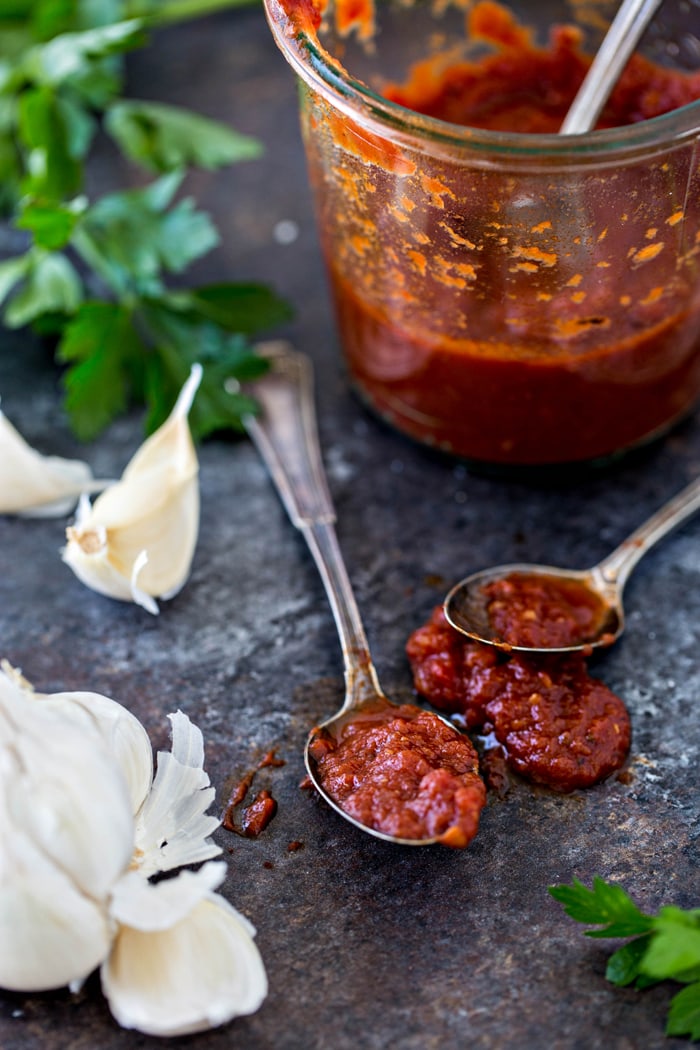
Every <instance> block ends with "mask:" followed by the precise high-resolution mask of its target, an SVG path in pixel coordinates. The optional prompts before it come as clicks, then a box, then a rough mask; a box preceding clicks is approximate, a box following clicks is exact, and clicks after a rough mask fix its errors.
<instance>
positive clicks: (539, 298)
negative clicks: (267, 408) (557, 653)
mask: <svg viewBox="0 0 700 1050" xmlns="http://www.w3.org/2000/svg"><path fill="white" fill-rule="evenodd" d="M265 3H266V10H267V15H268V19H269V22H270V24H271V27H272V30H273V33H274V35H275V38H276V40H277V43H278V44H279V46H280V48H281V49H282V51H283V53H284V54H285V56H286V58H287V59H288V61H289V62H290V63H291V65H292V67H293V68H294V70H295V71H296V73H297V74H298V76H299V82H300V98H301V122H302V132H303V137H304V142H305V147H306V152H307V158H308V165H309V172H310V179H311V184H312V189H313V194H314V200H315V204H316V208H317V216H318V226H319V232H320V238H321V244H322V249H323V252H324V256H325V260H326V264H327V268H328V273H329V276H330V285H331V289H332V293H333V297H334V302H335V309H336V315H337V320H338V327H339V332H340V338H341V344H342V347H343V350H344V353H345V356H346V360H347V364H348V367H349V371H350V374H351V377H352V380H353V382H354V384H355V385H356V387H357V388H358V390H359V391H360V393H361V395H362V396H363V398H364V399H365V400H366V401H367V402H368V403H369V404H370V405H371V406H372V407H373V408H374V409H376V411H377V412H378V413H380V414H381V416H383V417H384V418H385V419H386V420H388V421H390V422H391V423H392V424H394V425H395V426H396V427H398V428H399V429H400V430H402V431H403V432H405V433H407V434H409V435H412V436H413V437H415V438H417V439H419V440H421V441H423V442H427V443H429V444H431V445H433V446H435V447H438V448H440V449H444V450H446V451H448V452H450V453H454V454H456V455H458V456H460V457H464V458H467V459H469V460H473V461H480V462H484V463H492V464H493V463H497V464H510V465H535V464H537V465H542V464H566V463H573V462H581V461H591V460H598V459H600V458H606V457H609V456H610V455H612V454H614V453H618V452H620V451H622V450H625V449H628V448H630V447H632V446H635V445H637V444H639V443H640V442H643V441H646V440H649V439H650V438H652V437H654V436H656V435H657V434H659V433H660V432H662V431H663V430H665V429H666V428H667V427H668V426H669V425H671V424H672V423H673V422H674V421H676V420H677V419H679V418H680V417H681V416H683V415H684V414H685V413H687V412H688V411H689V409H690V408H691V407H692V406H693V404H694V403H695V401H696V399H697V396H698V394H699V393H700V280H699V277H700V161H699V158H700V149H699V147H700V102H698V101H694V102H690V103H689V104H684V105H682V106H681V107H680V108H676V109H674V110H673V111H672V112H668V113H665V114H664V115H661V116H655V117H653V118H651V119H643V120H641V121H640V122H638V123H633V124H628V125H625V126H619V127H608V128H604V129H602V130H597V131H594V132H590V133H587V134H583V135H577V136H559V135H557V134H556V127H555V126H553V127H551V128H549V127H548V126H547V120H548V119H549V118H548V117H547V114H546V112H545V115H544V118H543V120H544V124H543V127H544V128H545V130H541V128H538V123H537V121H538V120H539V116H538V117H537V118H536V119H535V120H534V122H533V114H536V113H539V112H540V110H543V111H545V110H546V105H545V104H544V103H543V102H542V97H543V95H545V94H546V93H547V92H549V96H550V101H551V98H554V102H552V105H553V106H555V108H556V106H558V107H559V108H560V109H561V107H562V104H563V103H562V97H563V96H562V92H564V93H565V92H566V91H568V90H569V87H570V97H573V93H574V92H575V85H574V86H571V85H569V84H568V81H567V77H568V78H569V80H571V78H573V79H575V78H576V77H577V76H578V72H577V70H576V69H575V68H574V66H575V64H576V62H577V61H579V59H580V54H579V43H580V45H581V48H582V49H583V50H584V51H587V52H588V53H589V54H590V53H593V52H594V51H595V48H596V47H597V46H598V44H599V42H600V39H601V37H602V34H603V33H604V31H605V28H606V25H607V21H606V19H605V18H603V17H602V15H603V14H606V15H610V14H611V13H613V11H611V10H610V9H611V8H612V9H614V7H616V5H610V4H606V3H601V2H595V0H591V2H589V3H588V4H585V3H572V4H571V5H570V6H569V5H567V4H565V3H564V2H563V0H562V2H554V0H552V2H548V3H543V4H539V3H538V4H537V5H536V9H537V17H538V18H539V19H540V24H541V28H538V26H537V25H533V23H532V18H533V11H532V8H533V7H534V6H535V5H532V4H531V3H527V2H526V0H521V2H520V3H519V4H518V3H516V2H513V3H512V4H511V5H510V6H507V5H500V4H499V5H496V4H493V3H477V4H473V3H467V4H466V14H465V10H464V8H465V4H464V3H457V4H450V2H449V0H447V2H445V3H441V4H437V3H434V2H433V3H422V2H420V0H416V2H413V3H406V2H405V0H397V2H394V0H387V2H386V3H384V2H382V0H376V11H375V12H374V15H373V17H374V22H371V21H369V18H370V17H371V16H372V11H371V9H370V8H368V7H365V6H363V3H362V0H357V3H355V4H354V5H348V0H343V5H342V7H338V8H336V9H334V8H333V7H329V8H326V9H325V11H324V13H323V20H322V21H319V17H320V16H319V15H318V12H317V11H316V9H315V8H314V6H313V2H312V0H265ZM667 9H668V10H667ZM671 9H672V10H671ZM699 16H700V9H699V8H698V6H697V5H696V4H689V3H682V4H674V3H667V4H664V5H662V10H661V13H660V15H659V16H658V18H657V20H656V22H655V24H654V28H653V30H652V31H650V32H648V33H647V35H646V37H645V40H644V50H645V51H646V53H647V54H648V55H649V57H650V58H651V59H653V60H654V62H655V63H658V66H659V67H662V68H666V69H668V68H675V69H677V70H679V71H682V70H685V71H686V73H685V74H681V75H687V76H689V75H690V73H688V71H692V70H693V69H694V68H696V67H697V66H698V65H699V64H700V42H698V39H697V36H694V35H692V27H693V26H695V27H696V31H697V25H698V20H699ZM489 17H490V18H492V19H495V22H494V24H495V25H496V26H500V29H497V31H496V36H498V35H499V34H500V36H499V39H498V40H497V41H494V39H492V40H489V39H488V19H489ZM348 19H349V20H350V31H348ZM353 19H354V22H353ZM577 19H578V22H577ZM664 19H666V21H665V22H664ZM555 22H560V23H566V24H567V25H569V26H574V25H577V26H578V28H577V30H576V31H575V32H574V33H571V32H570V31H568V30H565V31H563V36H561V34H560V37H559V38H558V42H556V41H555V42H554V43H552V41H551V40H550V41H549V42H548V33H549V32H550V27H551V25H552V24H554V23H555ZM525 24H526V25H527V31H525V30H523V29H522V26H523V25H525ZM338 26H340V27H341V29H342V32H339V31H338ZM465 26H466V29H465ZM484 26H486V32H485V30H484ZM509 33H510V34H511V36H510V39H509V36H508V34H509ZM576 33H578V34H580V41H579V40H578V39H577V38H576ZM567 34H568V35H567ZM492 35H493V30H492ZM562 41H563V43H562ZM567 41H568V43H567ZM562 47H563V51H562ZM567 48H568V50H567ZM558 49H559V50H558ZM527 54H531V55H533V56H535V57H534V58H532V60H531V65H532V70H531V74H532V75H531V79H532V81H533V88H532V90H533V95H532V98H530V97H529V96H528V94H527V88H525V89H523V94H522V123H521V126H522V127H523V129H525V130H523V131H519V132H513V131H503V130H498V129H497V127H496V128H494V127H490V128H479V127H475V126H463V125H461V124H458V123H453V122H451V121H448V120H445V119H442V116H443V115H444V113H445V112H448V113H449V112H451V111H450V110H449V103H448V102H446V99H447V98H449V95H446V94H445V92H446V91H449V90H452V91H453V93H454V92H456V91H457V87H459V84H460V83H462V82H463V79H464V77H465V76H466V77H469V76H472V82H473V85H476V86H475V88H474V90H475V91H476V92H477V94H478V91H479V90H480V88H479V82H478V78H477V79H475V78H474V71H475V70H476V72H477V73H479V71H481V72H482V73H483V69H484V68H486V67H484V65H483V63H484V62H486V63H487V64H488V63H489V62H492V65H491V66H488V68H489V69H490V70H491V72H490V74H489V75H490V81H489V86H490V88H491V93H490V94H487V95H486V96H485V98H484V99H483V100H482V105H483V106H485V107H486V109H488V108H489V107H491V111H493V108H494V105H495V106H496V107H497V103H498V96H497V92H498V88H499V81H498V80H497V79H494V76H495V74H494V70H495V69H496V65H497V64H498V63H500V66H499V67H498V68H499V70H500V72H499V74H498V75H499V76H501V78H502V79H501V82H500V83H501V86H502V83H503V78H504V77H505V80H506V82H507V78H508V76H509V73H508V67H507V64H508V62H511V63H516V62H522V60H523V55H527ZM543 54H544V55H554V59H553V60H552V61H553V62H554V65H553V66H552V69H553V70H554V72H552V77H553V78H554V79H555V80H556V77H559V80H556V83H554V86H553V87H552V86H551V85H549V86H547V85H544V86H543V85H542V83H541V78H542V70H541V69H539V71H537V70H536V69H535V67H536V65H537V62H539V61H540V59H541V58H542V55H543ZM557 54H558V58H557ZM537 56H539V58H538V57H537ZM555 60H556V61H555ZM528 61H529V60H528ZM547 61H549V59H547ZM479 63H481V65H479ZM493 63H495V64H496V65H494V64H493ZM504 63H505V65H504ZM557 63H558V65H557ZM650 68H651V67H649V68H647V67H644V68H643V69H642V71H641V74H640V75H642V76H646V77H649V78H651V79H648V80H647V81H645V83H646V90H647V91H648V92H650V93H652V94H653V92H654V91H656V94H658V92H659V90H661V86H660V85H659V84H656V85H655V83H654V82H653V81H654V76H656V74H654V72H653V70H652V71H651V72H650ZM455 70H462V73H461V74H460V75H461V76H462V81H459V77H456V79H455V76H456V75H455ZM470 70H471V71H472V72H471V73H470V72H469V71H470ZM504 70H505V72H504ZM446 71H447V72H446ZM555 74H556V75H555ZM580 75H581V76H582V75H583V74H582V72H581V74H580ZM660 76H661V80H664V77H663V74H660ZM446 77H447V79H445V78H446ZM450 77H451V78H452V80H450ZM579 79H580V77H579ZM695 79H696V85H695V86H696V87H697V93H698V94H700V76H699V77H697V78H695ZM564 82H566V83H564ZM392 84H393V85H394V86H393V87H392ZM396 85H399V86H398V87H397V86H396ZM455 85H457V87H455ZM482 86H483V80H482ZM671 86H672V85H671ZM666 89H668V90H670V88H668V87H667V88H666ZM460 90H461V89H460ZM557 91H558V92H559V96H557ZM431 92H433V95H435V96H436V97H437V96H439V98H440V106H438V107H437V112H438V113H440V114H441V116H435V115H434V114H431V113H430V106H429V104H428V103H429V101H430V97H431ZM440 92H442V94H441V95H440ZM560 96H561V97H560ZM570 97H569V98H568V100H565V104H564V109H562V110H561V114H560V115H563V113H564V112H565V109H566V105H568V101H570ZM414 99H419V100H420V103H421V108H425V109H427V110H428V113H427V114H426V112H423V113H421V112H418V111H417V110H416V108H414V107H413V100H414ZM509 105H510V106H511V111H512V106H513V99H512V98H511V100H510V103H509ZM446 107H447V108H446ZM434 108H435V107H434ZM488 119H489V120H490V121H491V122H492V123H495V124H496V125H497V123H498V116H497V115H496V117H494V116H493V112H491V114H490V116H489V118H488ZM510 119H512V113H511V118H510ZM519 119H520V118H519ZM551 119H552V120H554V119H555V117H554V116H552V117H551ZM556 119H557V120H558V119H559V117H556ZM550 122H551V121H550ZM557 126H558V125H557ZM533 127H534V128H535V130H530V129H531V128H533Z"/></svg>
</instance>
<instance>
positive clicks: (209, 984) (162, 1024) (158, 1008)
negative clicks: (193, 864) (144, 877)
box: [101, 863, 267, 1036]
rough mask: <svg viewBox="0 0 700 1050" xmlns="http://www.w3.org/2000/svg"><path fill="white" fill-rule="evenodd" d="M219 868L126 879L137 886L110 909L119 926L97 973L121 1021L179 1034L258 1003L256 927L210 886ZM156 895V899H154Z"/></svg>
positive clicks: (261, 980)
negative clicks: (160, 878) (152, 881)
mask: <svg viewBox="0 0 700 1050" xmlns="http://www.w3.org/2000/svg"><path fill="white" fill-rule="evenodd" d="M224 872H225V865H223V864H217V863H209V864H205V865H204V867H203V868H201V869H200V870H199V871H198V872H197V873H196V874H193V873H192V872H181V874H180V875H179V876H178V877H177V879H175V880H172V882H171V881H169V880H166V881H165V882H159V883H157V884H155V885H153V884H148V883H146V884H142V885H141V886H140V887H138V883H137V882H136V880H133V881H134V887H135V888H136V889H137V892H136V893H135V895H134V898H133V900H132V902H131V906H129V901H128V894H127V895H126V897H125V899H122V900H121V901H120V902H119V905H120V906H119V907H118V908H115V911H116V914H117V915H118V916H119V919H120V927H119V933H118V934H117V937H116V940H115V943H114V948H113V950H112V952H111V954H110V957H109V959H107V960H106V962H105V963H104V964H103V966H102V969H101V978H102V989H103V991H104V993H105V995H106V997H107V999H108V1001H109V1005H110V1009H111V1011H112V1013H113V1015H114V1016H115V1018H116V1019H117V1021H118V1022H119V1023H120V1024H121V1025H122V1026H123V1027H124V1028H137V1029H138V1030H139V1031H141V1032H145V1033H146V1034H148V1035H158V1036H176V1035H186V1034H189V1033H192V1032H201V1031H203V1030H205V1029H207V1028H211V1027H213V1026H215V1025H220V1024H224V1023H225V1022H227V1021H230V1020H232V1018H234V1017H239V1016H242V1015H244V1014H251V1013H254V1012H255V1011H256V1010H257V1009H259V1007H260V1006H261V1004H262V1002H263V1000H264V999H265V996H266V995H267V975H266V973H265V967H264V965H263V962H262V958H261V956H260V953H259V951H258V949H257V947H256V945H255V942H254V941H253V936H254V934H255V930H254V929H253V927H252V926H251V924H250V923H249V922H248V920H247V919H246V918H245V917H244V916H243V915H241V914H240V913H239V912H237V911H236V909H235V908H232V907H231V906H230V905H229V904H228V903H227V902H226V901H225V900H224V899H223V898H222V897H221V896H220V895H219V894H217V893H212V892H211V890H212V889H213V887H214V886H217V885H219V883H220V882H221V881H222V880H223V877H224ZM129 878H130V877H129V876H126V878H125V880H124V882H126V881H127V880H128V879H129ZM178 882H181V883H182V885H181V887H179V886H178V885H177V883H178ZM179 889H181V892H180V893H178V892H177V891H178V890H179ZM159 897H160V898H163V900H162V901H158V902H157V899H158V898H159ZM166 897H167V899H165V898H166ZM115 898H116V894H115ZM149 898H150V899H149ZM156 902H157V903H156Z"/></svg>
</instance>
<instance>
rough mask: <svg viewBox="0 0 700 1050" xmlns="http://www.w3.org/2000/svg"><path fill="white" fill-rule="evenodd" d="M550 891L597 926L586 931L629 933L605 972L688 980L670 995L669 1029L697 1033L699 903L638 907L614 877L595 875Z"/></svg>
mask: <svg viewBox="0 0 700 1050" xmlns="http://www.w3.org/2000/svg"><path fill="white" fill-rule="evenodd" d="M549 892H550V893H551V895H552V896H553V897H554V899H555V900H557V901H559V902H560V903H561V904H563V905H564V910H565V912H566V914H567V915H570V916H571V918H572V919H576V921H577V922H584V923H589V924H590V925H594V926H598V927H600V928H599V929H597V930H586V935H587V936H588V937H626V938H631V940H628V941H627V942H626V943H625V944H623V945H622V947H621V948H618V950H617V951H616V952H614V953H613V954H612V955H611V956H610V958H609V960H608V964H607V968H606V971H605V976H606V977H607V979H608V980H609V981H611V982H612V983H613V984H616V985H619V986H621V987H625V986H629V985H634V986H635V987H636V988H640V989H641V988H648V987H650V986H651V985H653V984H658V983H659V981H665V980H672V981H677V982H678V983H680V984H684V985H686V987H685V988H683V989H682V990H681V991H680V992H677V993H676V995H674V996H673V998H672V999H671V1003H670V1009H669V1013H668V1019H667V1024H666V1034H667V1035H687V1036H690V1038H691V1039H692V1040H693V1041H694V1040H697V1039H700V908H690V909H683V908H677V907H675V906H674V905H666V906H664V907H662V908H660V909H659V911H658V913H657V914H656V915H647V914H645V913H644V912H642V911H640V909H639V908H638V907H637V905H636V904H635V903H634V901H633V900H632V899H631V898H630V897H629V896H628V894H627V893H626V892H625V891H624V890H623V889H622V887H621V886H619V885H617V884H616V883H609V882H605V881H604V880H603V879H601V878H594V880H593V886H592V888H591V889H587V888H586V886H584V885H583V883H581V882H579V880H578V879H574V881H573V882H572V884H571V885H570V886H567V885H560V886H550V887H549Z"/></svg>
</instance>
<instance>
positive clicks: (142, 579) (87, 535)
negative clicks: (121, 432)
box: [63, 365, 202, 613]
mask: <svg viewBox="0 0 700 1050" xmlns="http://www.w3.org/2000/svg"><path fill="white" fill-rule="evenodd" d="M201 375H202V369H201V366H200V365H194V366H193V368H192V371H191V374H190V377H189V379H188V380H187V382H186V383H185V385H184V386H183V388H182V391H181V392H180V396H179V397H178V399H177V402H176V404H175V407H174V408H173V410H172V412H171V414H170V416H169V417H168V419H167V420H166V421H165V423H163V425H162V426H161V427H160V428H159V429H158V430H157V431H156V432H155V433H154V434H152V435H151V436H150V437H149V438H148V439H147V440H146V441H145V442H144V443H143V445H142V446H141V448H140V449H139V450H138V451H137V452H136V453H135V455H134V456H133V458H132V459H131V461H130V463H129V464H128V466H127V467H126V469H125V471H124V473H123V475H122V477H121V480H120V481H119V482H117V484H115V485H113V486H111V487H110V488H109V489H107V490H106V491H105V492H103V493H102V494H101V495H100V496H98V498H97V499H96V500H95V502H94V504H93V505H92V506H90V503H89V500H83V501H81V503H80V505H79V508H78V515H77V518H76V522H75V524H74V525H73V526H71V527H70V528H69V529H68V530H67V538H68V543H67V545H66V547H65V549H64V551H63V560H64V561H65V562H66V563H67V564H68V565H69V566H70V567H71V568H72V569H73V571H74V572H75V574H76V576H78V578H79V579H80V580H82V582H83V583H85V584H86V585H87V586H88V587H91V588H92V589H93V590H96V591H98V592H99V593H100V594H104V595H107V596H108V597H111V598H116V599H118V600H120V601H133V602H136V603H137V604H140V605H142V606H143V607H144V608H146V609H147V610H148V611H149V612H151V613H157V612H158V606H157V605H156V603H155V600H154V599H155V598H170V597H173V596H174V595H175V594H177V593H178V591H179V590H180V589H181V588H182V587H183V586H184V584H185V583H186V581H187V579H188V577H189V574H190V568H191V565H192V558H193V557H194V550H195V546H196V543H197V535H198V531H199V482H198V470H199V465H198V462H197V454H196V452H195V448H194V443H193V441H192V435H191V433H190V429H189V425H188V422H187V415H188V412H189V410H190V407H191V405H192V401H193V399H194V396H195V393H196V392H197V388H198V386H199V383H200V381H201Z"/></svg>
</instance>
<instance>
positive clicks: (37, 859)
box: [0, 821, 113, 992]
mask: <svg viewBox="0 0 700 1050" xmlns="http://www.w3.org/2000/svg"><path fill="white" fill-rule="evenodd" d="M0 823H1V821H0ZM2 842H3V847H2V848H3V861H2V866H1V867H0V944H1V945H2V950H1V951H0V987H3V988H8V989H10V990H12V991H23V992H38V991H45V990H47V989H49V988H61V987H63V986H64V985H67V984H70V983H71V982H75V981H80V980H82V979H83V978H85V977H87V975H88V974H90V973H92V971H93V970H94V969H95V967H97V966H99V964H100V963H101V962H102V960H103V959H104V958H105V957H106V955H107V953H108V952H109V948H110V944H111V941H112V936H113V928H112V924H111V922H110V920H109V917H108V915H107V909H106V907H104V906H103V904H102V903H100V902H97V901H95V900H93V899H92V898H90V897H88V896H86V895H85V894H84V893H83V892H81V891H80V889H78V888H77V887H76V885H75V883H74V882H73V881H72V879H71V878H70V877H69V876H68V875H66V874H65V873H64V872H63V871H61V869H60V867H59V866H57V865H56V864H53V863H52V862H51V861H50V860H48V859H47V857H46V855H45V854H44V853H43V852H42V851H41V850H40V849H39V848H38V847H37V846H36V845H35V844H34V843H32V842H31V840H30V839H29V838H28V837H27V836H25V835H24V834H23V833H22V832H21V831H19V832H18V831H17V828H16V827H15V826H14V825H12V826H11V827H10V828H8V829H4V830H3V834H2Z"/></svg>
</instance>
